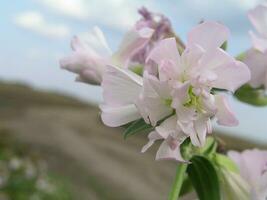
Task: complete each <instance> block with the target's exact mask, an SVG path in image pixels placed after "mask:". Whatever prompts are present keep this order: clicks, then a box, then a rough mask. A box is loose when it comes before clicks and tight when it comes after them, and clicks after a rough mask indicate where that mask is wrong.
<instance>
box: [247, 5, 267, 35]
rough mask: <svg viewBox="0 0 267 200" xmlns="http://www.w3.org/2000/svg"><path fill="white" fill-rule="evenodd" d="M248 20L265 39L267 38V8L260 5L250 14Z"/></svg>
mask: <svg viewBox="0 0 267 200" xmlns="http://www.w3.org/2000/svg"><path fill="white" fill-rule="evenodd" d="M248 18H249V20H250V21H251V23H252V24H253V26H254V28H255V29H256V30H257V31H258V32H259V34H261V35H262V36H264V37H267V6H265V5H259V6H257V7H256V8H254V9H252V10H250V11H249V12H248Z"/></svg>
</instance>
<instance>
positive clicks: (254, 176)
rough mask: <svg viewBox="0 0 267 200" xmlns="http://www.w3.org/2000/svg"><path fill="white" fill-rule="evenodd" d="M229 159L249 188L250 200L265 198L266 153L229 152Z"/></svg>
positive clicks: (257, 151)
mask: <svg viewBox="0 0 267 200" xmlns="http://www.w3.org/2000/svg"><path fill="white" fill-rule="evenodd" d="M228 155H229V157H230V158H231V159H233V161H234V162H235V163H236V164H237V165H238V167H239V169H240V174H241V176H242V177H243V178H244V179H245V180H246V181H247V182H248V183H249V185H250V187H251V199H252V200H265V199H266V198H267V151H261V150H258V149H253V150H245V151H243V152H242V153H239V152H236V151H230V152H229V153H228Z"/></svg>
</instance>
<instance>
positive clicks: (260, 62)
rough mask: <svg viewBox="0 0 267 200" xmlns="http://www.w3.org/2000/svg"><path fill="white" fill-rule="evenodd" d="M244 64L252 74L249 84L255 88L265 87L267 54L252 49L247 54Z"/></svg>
mask: <svg viewBox="0 0 267 200" xmlns="http://www.w3.org/2000/svg"><path fill="white" fill-rule="evenodd" d="M243 62H244V63H245V64H247V66H248V67H249V69H250V72H251V80H250V82H249V84H250V85H251V86H252V87H255V88H257V87H260V86H261V85H264V84H265V81H266V80H267V79H266V76H267V53H261V52H259V51H257V50H254V49H250V50H249V51H247V52H246V54H245V58H244V61H243ZM265 87H266V88H267V82H266V85H265Z"/></svg>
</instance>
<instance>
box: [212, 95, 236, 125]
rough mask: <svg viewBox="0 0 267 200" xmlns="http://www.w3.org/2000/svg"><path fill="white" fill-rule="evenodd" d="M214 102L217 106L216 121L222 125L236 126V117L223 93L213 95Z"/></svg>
mask: <svg viewBox="0 0 267 200" xmlns="http://www.w3.org/2000/svg"><path fill="white" fill-rule="evenodd" d="M214 97H215V104H216V106H217V113H216V115H215V116H216V118H217V123H218V124H220V125H224V126H237V125H238V120H237V119H236V117H235V115H234V113H233V111H232V109H231V108H230V106H229V104H228V101H227V98H226V97H225V96H224V95H214Z"/></svg>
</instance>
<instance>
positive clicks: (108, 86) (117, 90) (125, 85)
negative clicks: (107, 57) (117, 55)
mask: <svg viewBox="0 0 267 200" xmlns="http://www.w3.org/2000/svg"><path fill="white" fill-rule="evenodd" d="M142 85H143V80H142V77H141V76H138V75H136V74H135V73H133V72H132V71H130V70H127V69H120V68H118V67H115V66H107V70H106V72H105V73H104V75H103V81H102V85H101V86H102V88H103V98H104V103H103V104H102V105H101V106H100V108H101V111H102V113H101V118H102V121H103V123H104V124H105V125H107V126H110V127H118V126H121V125H124V124H127V123H129V122H132V121H134V120H137V119H139V118H141V115H140V113H139V112H138V110H137V107H136V106H135V104H136V102H137V100H138V98H139V94H140V92H141V89H142Z"/></svg>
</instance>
